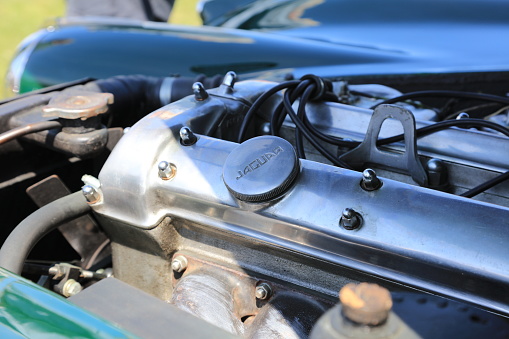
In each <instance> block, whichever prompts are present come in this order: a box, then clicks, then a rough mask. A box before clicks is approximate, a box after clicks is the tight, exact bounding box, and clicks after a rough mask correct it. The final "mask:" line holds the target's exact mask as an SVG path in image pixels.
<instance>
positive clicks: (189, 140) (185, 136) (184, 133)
mask: <svg viewBox="0 0 509 339" xmlns="http://www.w3.org/2000/svg"><path fill="white" fill-rule="evenodd" d="M196 141H198V137H197V136H196V135H195V134H194V133H193V132H192V131H191V130H190V129H189V127H182V128H181V129H180V143H181V144H182V145H184V146H191V145H194V144H195V143H196Z"/></svg>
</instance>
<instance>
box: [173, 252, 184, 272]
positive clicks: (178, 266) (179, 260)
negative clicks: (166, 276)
mask: <svg viewBox="0 0 509 339" xmlns="http://www.w3.org/2000/svg"><path fill="white" fill-rule="evenodd" d="M187 265H188V261H187V258H186V257H184V256H183V255H178V256H176V257H175V258H174V259H173V260H172V262H171V269H172V270H174V271H175V272H177V273H182V272H184V271H185V270H186V269H187Z"/></svg>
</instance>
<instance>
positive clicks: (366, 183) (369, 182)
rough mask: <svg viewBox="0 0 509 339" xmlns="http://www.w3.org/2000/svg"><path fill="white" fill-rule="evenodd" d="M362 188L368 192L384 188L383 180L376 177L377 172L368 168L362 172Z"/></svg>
mask: <svg viewBox="0 0 509 339" xmlns="http://www.w3.org/2000/svg"><path fill="white" fill-rule="evenodd" d="M361 187H362V189H363V190H365V191H368V192H371V191H376V190H377V189H379V188H380V187H382V180H380V179H379V178H378V177H377V176H376V173H375V171H373V170H372V169H371V168H367V169H365V170H364V171H363V172H362V180H361Z"/></svg>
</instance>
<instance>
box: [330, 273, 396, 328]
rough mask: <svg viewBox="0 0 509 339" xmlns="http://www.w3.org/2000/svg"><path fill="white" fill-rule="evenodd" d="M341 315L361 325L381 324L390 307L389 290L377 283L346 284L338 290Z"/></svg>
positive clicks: (385, 318)
mask: <svg viewBox="0 0 509 339" xmlns="http://www.w3.org/2000/svg"><path fill="white" fill-rule="evenodd" d="M339 300H340V301H341V304H342V310H343V315H344V316H345V317H346V318H347V319H348V320H350V321H353V322H355V323H358V324H362V325H370V326H376V325H380V324H383V323H384V322H385V321H386V320H387V317H388V316H389V312H390V311H391V308H392V298H391V294H390V293H389V291H388V290H387V289H386V288H384V287H381V286H379V285H377V284H368V283H360V284H347V285H346V286H344V287H343V288H342V289H341V291H340V292H339Z"/></svg>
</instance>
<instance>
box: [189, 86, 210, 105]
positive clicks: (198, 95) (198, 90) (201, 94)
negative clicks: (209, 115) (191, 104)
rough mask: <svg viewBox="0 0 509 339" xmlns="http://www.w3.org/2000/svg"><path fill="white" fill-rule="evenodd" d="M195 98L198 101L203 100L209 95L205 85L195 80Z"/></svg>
mask: <svg viewBox="0 0 509 339" xmlns="http://www.w3.org/2000/svg"><path fill="white" fill-rule="evenodd" d="M193 93H194V99H195V100H196V101H203V100H206V99H207V98H208V97H209V94H208V93H207V91H206V90H205V87H204V86H203V84H202V83H201V82H195V83H194V84H193Z"/></svg>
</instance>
